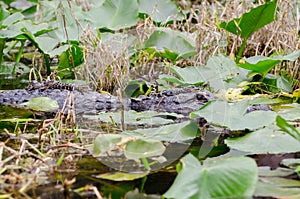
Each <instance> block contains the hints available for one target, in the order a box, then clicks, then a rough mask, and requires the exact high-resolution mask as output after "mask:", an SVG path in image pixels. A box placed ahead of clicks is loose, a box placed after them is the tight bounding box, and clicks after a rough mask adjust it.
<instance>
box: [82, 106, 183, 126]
mask: <svg viewBox="0 0 300 199" xmlns="http://www.w3.org/2000/svg"><path fill="white" fill-rule="evenodd" d="M168 116H169V117H173V118H182V117H183V115H180V114H176V113H163V112H156V111H143V112H136V111H134V110H129V111H124V122H125V124H127V125H136V126H151V125H156V126H157V125H163V124H170V123H174V120H172V119H168ZM84 117H85V118H88V119H92V120H100V121H102V122H110V123H112V122H115V123H117V124H121V121H122V118H121V113H120V112H100V113H98V114H97V115H84Z"/></svg>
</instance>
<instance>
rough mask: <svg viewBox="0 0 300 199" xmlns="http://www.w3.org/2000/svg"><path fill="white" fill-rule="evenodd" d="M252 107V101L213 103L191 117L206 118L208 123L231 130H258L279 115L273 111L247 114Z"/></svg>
mask: <svg viewBox="0 0 300 199" xmlns="http://www.w3.org/2000/svg"><path fill="white" fill-rule="evenodd" d="M250 105H251V102H250V101H241V102H235V103H228V102H226V101H213V102H209V103H208V104H207V105H206V106H203V107H202V108H201V109H200V110H198V111H195V112H193V113H191V117H192V118H195V117H198V116H200V117H204V118H205V119H206V120H207V121H208V122H214V123H217V124H219V125H221V126H225V127H228V128H230V129H231V130H245V129H249V130H253V129H258V128H260V127H263V126H267V125H269V124H271V123H272V122H274V121H275V118H276V115H277V114H276V113H275V112H273V111H262V110H259V111H253V112H250V113H246V110H247V108H248V107H249V106H250Z"/></svg>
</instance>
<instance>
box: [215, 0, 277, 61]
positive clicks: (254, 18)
mask: <svg viewBox="0 0 300 199" xmlns="http://www.w3.org/2000/svg"><path fill="white" fill-rule="evenodd" d="M276 3H277V0H274V1H270V2H267V3H265V4H263V5H261V6H258V7H256V8H252V9H251V10H250V12H247V13H244V14H243V15H242V16H241V17H240V18H236V19H233V20H231V21H230V22H228V23H226V22H222V23H221V24H220V27H221V28H224V29H225V30H227V31H229V32H231V33H233V34H235V35H238V36H240V37H242V38H243V39H244V40H243V43H242V45H241V47H240V49H239V52H238V54H237V59H236V62H237V63H238V62H239V60H240V58H241V57H242V53H243V51H244V49H245V46H246V43H247V40H248V38H249V37H250V36H251V35H252V34H253V33H254V32H255V31H257V30H259V29H260V28H262V27H264V26H265V25H267V24H269V23H271V22H273V21H274V20H275V18H276V16H275V11H276Z"/></svg>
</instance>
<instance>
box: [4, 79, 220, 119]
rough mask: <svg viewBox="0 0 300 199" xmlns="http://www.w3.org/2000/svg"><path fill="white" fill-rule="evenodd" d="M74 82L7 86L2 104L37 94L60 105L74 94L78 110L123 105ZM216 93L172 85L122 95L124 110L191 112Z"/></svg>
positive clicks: (17, 102) (119, 106) (184, 113)
mask: <svg viewBox="0 0 300 199" xmlns="http://www.w3.org/2000/svg"><path fill="white" fill-rule="evenodd" d="M81 88H82V87H80V86H77V85H74V84H63V83H60V82H56V81H52V80H51V81H48V82H41V83H37V82H34V83H33V85H30V86H28V87H27V88H26V89H19V90H8V91H3V92H0V104H6V105H17V104H21V103H24V102H27V101H29V100H30V99H32V98H35V97H49V98H51V99H54V100H56V101H57V102H58V104H59V108H62V107H63V104H64V102H65V100H66V98H67V97H68V95H70V94H71V95H73V97H74V101H75V110H76V113H83V112H99V111H116V110H120V109H121V103H120V102H119V98H118V97H117V96H112V95H108V94H100V93H98V92H94V91H91V90H88V89H86V88H84V91H83V90H82V89H81ZM213 98H214V97H213V95H212V94H211V93H209V92H208V91H205V90H201V89H200V88H197V87H186V88H173V89H170V90H166V91H163V92H161V93H151V94H150V95H149V96H143V95H142V96H139V97H138V98H123V99H122V100H123V103H122V104H123V106H124V109H125V110H135V111H138V112H140V111H146V110H153V111H160V112H170V113H179V114H183V115H186V116H187V115H188V114H189V113H190V112H192V111H196V110H198V109H199V108H200V107H201V106H203V105H204V104H205V103H206V102H207V101H208V100H212V99H213Z"/></svg>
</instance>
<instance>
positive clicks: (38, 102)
mask: <svg viewBox="0 0 300 199" xmlns="http://www.w3.org/2000/svg"><path fill="white" fill-rule="evenodd" d="M20 105H21V106H26V107H28V108H30V109H32V110H34V111H45V112H49V111H53V110H56V109H58V108H59V105H58V103H57V101H56V100H54V99H51V98H49V97H37V98H32V99H30V100H29V101H28V102H25V103H22V104H20Z"/></svg>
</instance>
